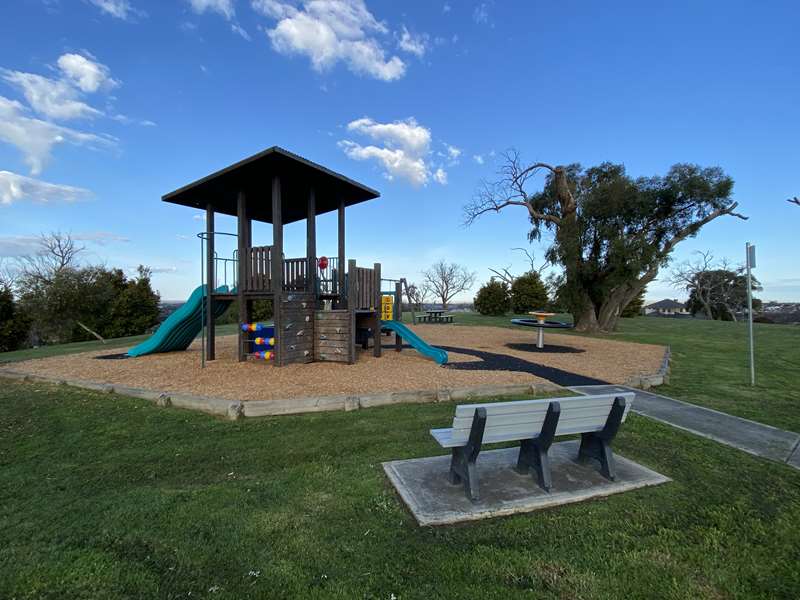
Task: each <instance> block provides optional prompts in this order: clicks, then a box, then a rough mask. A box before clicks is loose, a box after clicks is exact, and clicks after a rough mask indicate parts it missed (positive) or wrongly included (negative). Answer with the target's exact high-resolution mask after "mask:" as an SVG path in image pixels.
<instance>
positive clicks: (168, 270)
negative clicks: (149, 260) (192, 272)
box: [132, 267, 178, 275]
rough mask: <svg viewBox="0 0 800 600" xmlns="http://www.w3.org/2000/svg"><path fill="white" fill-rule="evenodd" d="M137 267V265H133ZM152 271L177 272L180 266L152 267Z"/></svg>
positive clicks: (157, 272)
mask: <svg viewBox="0 0 800 600" xmlns="http://www.w3.org/2000/svg"><path fill="white" fill-rule="evenodd" d="M132 268H133V269H136V268H137V267H132ZM150 272H151V273H152V274H153V275H157V274H159V273H177V272H178V267H150Z"/></svg>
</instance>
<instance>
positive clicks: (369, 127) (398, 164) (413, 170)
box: [339, 117, 447, 186]
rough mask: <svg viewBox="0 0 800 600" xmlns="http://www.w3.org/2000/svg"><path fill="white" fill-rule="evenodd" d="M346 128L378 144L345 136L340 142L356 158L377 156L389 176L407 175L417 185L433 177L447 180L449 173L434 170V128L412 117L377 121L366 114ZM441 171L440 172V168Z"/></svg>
mask: <svg viewBox="0 0 800 600" xmlns="http://www.w3.org/2000/svg"><path fill="white" fill-rule="evenodd" d="M347 130H348V131H350V132H353V133H357V134H360V135H363V136H365V137H368V138H370V139H372V140H374V141H375V142H377V144H378V145H361V144H358V143H356V142H354V141H352V140H342V141H340V142H339V146H340V147H341V148H342V149H343V150H344V152H345V154H346V155H347V156H348V158H351V159H353V160H375V161H377V162H379V163H380V164H381V165H382V166H383V168H384V176H385V177H386V178H387V179H390V180H393V179H395V178H399V179H404V180H406V181H408V182H409V183H411V184H412V185H414V186H420V185H425V184H426V183H428V180H429V179H430V178H431V177H433V179H434V181H437V182H439V183H443V182H446V181H447V174H446V173H445V172H444V170H443V169H442V168H441V167H439V168H438V169H437V170H436V172H434V173H433V175H432V174H431V170H432V167H431V165H430V164H429V162H428V160H429V156H430V154H431V151H430V145H431V132H430V130H429V129H428V128H426V127H423V126H422V125H420V124H419V123H417V121H416V120H415V119H413V118H409V119H405V120H402V121H394V122H392V123H378V122H376V121H374V120H373V119H370V118H367V117H364V118H361V119H356V120H355V121H352V122H351V123H349V124H348V125H347ZM440 171H441V172H440Z"/></svg>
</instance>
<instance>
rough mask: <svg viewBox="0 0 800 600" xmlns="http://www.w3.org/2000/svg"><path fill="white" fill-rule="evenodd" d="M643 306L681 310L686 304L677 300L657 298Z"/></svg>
mask: <svg viewBox="0 0 800 600" xmlns="http://www.w3.org/2000/svg"><path fill="white" fill-rule="evenodd" d="M645 308H652V309H654V310H670V309H672V310H682V309H684V308H686V305H685V304H684V303H683V302H678V301H677V300H669V299H667V300H659V301H658V302H653V303H652V304H648V305H647V306H645Z"/></svg>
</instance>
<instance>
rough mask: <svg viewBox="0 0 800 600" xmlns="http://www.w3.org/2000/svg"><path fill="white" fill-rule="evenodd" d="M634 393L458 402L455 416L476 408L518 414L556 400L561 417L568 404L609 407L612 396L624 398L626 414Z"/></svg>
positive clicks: (463, 414) (460, 415)
mask: <svg viewBox="0 0 800 600" xmlns="http://www.w3.org/2000/svg"><path fill="white" fill-rule="evenodd" d="M634 396H635V394H634V393H633V392H625V393H618V394H602V395H594V396H565V397H563V398H543V399H541V400H511V401H508V402H487V403H484V404H459V405H458V406H456V416H457V417H466V416H472V415H473V414H475V409H476V408H485V409H486V414H487V416H491V415H501V414H519V413H522V412H525V411H536V410H540V408H539V407H541V406H542V405H544V406H545V408H546V407H547V405H549V404H550V403H551V402H558V403H560V404H561V414H562V417H563V415H564V411H565V410H567V409H568V408H567V407H568V406H569V407H571V408H573V409H574V408H579V407H581V408H583V407H585V406H595V405H597V404H598V403H602V402H605V403H606V404H607V405H608V406H609V407H611V405H612V404H613V402H614V398H617V397H622V398H625V401H626V406H625V414H626V415H627V413H628V411H629V410H630V407H631V405H632V404H633V398H634Z"/></svg>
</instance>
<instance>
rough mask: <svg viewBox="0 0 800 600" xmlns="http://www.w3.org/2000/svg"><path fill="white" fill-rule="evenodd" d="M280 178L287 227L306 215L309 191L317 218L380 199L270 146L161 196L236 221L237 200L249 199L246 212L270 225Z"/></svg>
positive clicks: (364, 187)
mask: <svg viewBox="0 0 800 600" xmlns="http://www.w3.org/2000/svg"><path fill="white" fill-rule="evenodd" d="M275 175H278V176H279V177H280V179H281V215H282V217H283V222H284V223H292V222H294V221H300V220H302V219H305V218H306V216H307V201H308V193H309V189H310V188H311V187H312V186H313V188H314V190H315V194H316V206H317V214H318V215H320V214H323V213H326V212H330V211H332V210H336V209H337V208H338V207H339V200H340V199H343V200H344V202H345V206H351V205H353V204H358V203H359V202H365V201H367V200H372V199H374V198H377V197H378V196H380V194H379V193H378V192H376V191H375V190H373V189H371V188H369V187H367V186H365V185H362V184H360V183H358V182H357V181H353V180H352V179H348V178H347V177H345V176H344V175H340V174H339V173H335V172H333V171H331V170H330V169H326V168H325V167H323V166H321V165H318V164H316V163H313V162H311V161H310V160H306V159H305V158H303V157H301V156H298V155H296V154H293V153H291V152H289V151H288V150H284V149H283V148H279V147H278V146H272V147H271V148H267V149H266V150H264V151H263V152H259V153H258V154H255V155H253V156H251V157H250V158H245V159H244V160H241V161H239V162H237V163H236V164H233V165H231V166H229V167H226V168H224V169H222V170H221V171H217V172H216V173H212V174H211V175H208V176H206V177H203V178H202V179H198V180H197V181H195V182H194V183H190V184H189V185H185V186H183V187H182V188H180V189H178V190H175V191H174V192H170V193H169V194H166V195H164V196H162V198H161V199H162V200H163V201H164V202H172V203H174V204H181V205H183V206H191V207H194V208H200V209H203V210H205V208H206V205H207V204H209V203H210V204H211V205H212V206H213V207H214V211H215V212H218V213H223V214H226V215H232V216H236V207H237V196H238V194H239V192H240V191H243V192H244V193H245V194H246V196H247V212H248V215H249V216H250V218H252V219H254V220H256V221H263V222H266V223H272V178H273V176H275Z"/></svg>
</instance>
